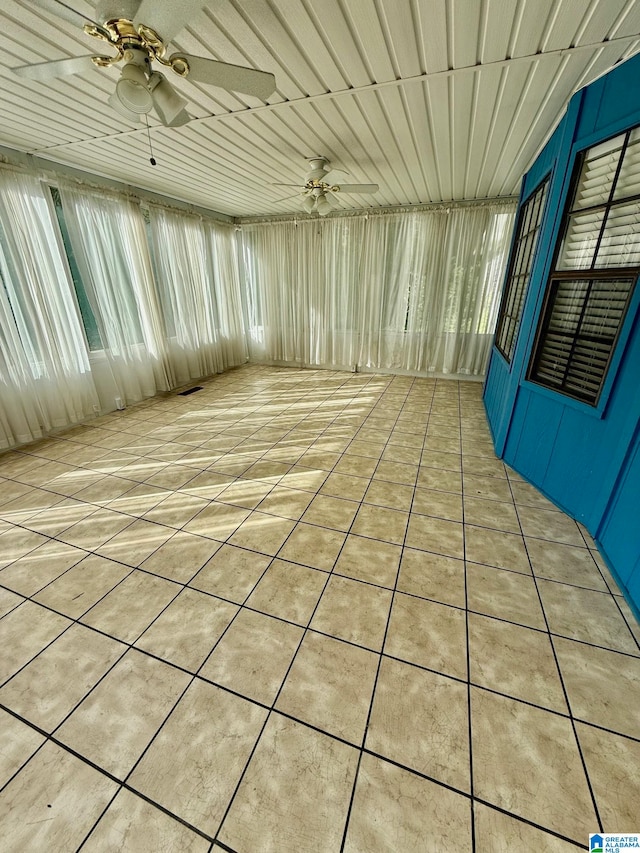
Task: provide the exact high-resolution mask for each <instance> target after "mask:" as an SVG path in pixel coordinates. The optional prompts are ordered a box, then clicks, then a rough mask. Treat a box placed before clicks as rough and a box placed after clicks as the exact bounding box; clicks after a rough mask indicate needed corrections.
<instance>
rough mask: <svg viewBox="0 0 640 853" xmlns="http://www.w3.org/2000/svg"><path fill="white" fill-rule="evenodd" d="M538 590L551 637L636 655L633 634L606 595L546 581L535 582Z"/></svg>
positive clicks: (609, 597) (612, 601) (612, 600)
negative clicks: (563, 637)
mask: <svg viewBox="0 0 640 853" xmlns="http://www.w3.org/2000/svg"><path fill="white" fill-rule="evenodd" d="M538 589H539V590H540V596H541V598H542V606H543V607H544V611H545V613H546V616H547V620H548V622H549V629H550V630H551V632H552V633H554V634H562V635H563V636H565V637H571V638H572V639H574V640H582V641H583V642H585V643H593V645H595V646H604V647H605V648H608V649H614V650H615V651H618V652H627V653H628V654H632V655H640V649H638V645H637V643H636V641H635V639H634V637H633V634H632V633H631V631H630V630H629V628H628V627H627V623H626V622H625V621H624V619H623V617H622V614H621V613H620V610H619V609H618V607H617V605H616V603H615V600H614V598H613V596H611V595H609V593H608V592H595V591H594V590H591V589H582V588H581V587H576V586H569V585H568V584H564V583H556V582H555V581H547V580H539V581H538ZM587 614H588V616H587Z"/></svg>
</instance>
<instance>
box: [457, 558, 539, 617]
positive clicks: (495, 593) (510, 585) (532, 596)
mask: <svg viewBox="0 0 640 853" xmlns="http://www.w3.org/2000/svg"><path fill="white" fill-rule="evenodd" d="M467 597H468V602H469V610H475V611H477V612H478V613H484V614H485V615H486V616H494V617H495V618H496V619H506V620H507V621H509V622H517V623H518V624H520V625H526V626H528V627H529V628H540V629H542V630H544V629H545V628H546V625H545V621H544V616H543V614H542V608H541V607H540V601H539V599H538V592H537V590H536V586H535V582H534V580H533V578H532V577H527V576H526V575H521V574H518V573H517V572H507V571H504V570H503V569H493V568H491V567H490V566H478V565H475V564H471V563H468V564H467Z"/></svg>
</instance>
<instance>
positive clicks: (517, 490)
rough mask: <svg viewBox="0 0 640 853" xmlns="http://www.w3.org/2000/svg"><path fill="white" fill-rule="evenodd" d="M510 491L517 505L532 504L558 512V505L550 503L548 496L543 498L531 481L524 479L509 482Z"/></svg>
mask: <svg viewBox="0 0 640 853" xmlns="http://www.w3.org/2000/svg"><path fill="white" fill-rule="evenodd" d="M511 492H512V493H513V499H514V501H515V502H516V504H518V506H532V507H537V508H539V509H549V510H554V511H555V512H559V510H558V507H557V506H555V505H554V504H553V503H551V501H550V500H549V499H548V498H545V496H544V495H543V494H542V492H540V491H538V489H536V487H535V486H532V485H531V483H526V482H524V481H521V482H514V483H511Z"/></svg>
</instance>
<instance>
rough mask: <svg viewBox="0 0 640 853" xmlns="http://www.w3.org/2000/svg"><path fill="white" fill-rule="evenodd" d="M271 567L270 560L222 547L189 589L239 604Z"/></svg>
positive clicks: (259, 555)
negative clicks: (192, 588)
mask: <svg viewBox="0 0 640 853" xmlns="http://www.w3.org/2000/svg"><path fill="white" fill-rule="evenodd" d="M270 563H271V557H268V556H267V555H265V554H256V553H255V552H254V551H246V550H245V549H244V548H236V547H235V546H233V545H223V546H222V547H221V548H220V549H219V550H218V551H216V553H215V554H214V555H213V557H211V559H210V560H209V561H208V562H207V563H205V565H204V566H203V567H202V569H201V570H200V571H199V572H198V574H197V575H196V576H195V577H194V578H193V579H192V580H191V582H190V584H189V585H190V586H192V587H194V588H195V589H199V590H202V591H203V592H209V593H211V594H212V595H217V596H219V597H220V598H227V599H229V601H235V602H237V603H238V604H242V603H243V602H244V601H245V599H246V598H247V596H248V595H249V594H250V593H251V591H252V590H253V588H254V587H255V585H256V584H257V583H258V581H259V580H260V578H261V577H262V575H263V574H264V572H265V570H266V568H267V566H268V565H269V564H270Z"/></svg>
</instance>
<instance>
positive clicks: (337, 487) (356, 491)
mask: <svg viewBox="0 0 640 853" xmlns="http://www.w3.org/2000/svg"><path fill="white" fill-rule="evenodd" d="M366 490H367V480H366V479H365V478H364V477H350V476H349V475H348V474H329V476H328V477H327V479H326V480H325V481H324V484H323V486H322V488H321V489H320V490H319V491H320V494H322V495H330V496H332V497H335V498H344V499H347V500H352V501H361V500H362V499H363V497H364V493H365V492H366Z"/></svg>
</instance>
